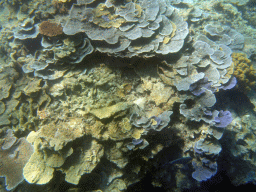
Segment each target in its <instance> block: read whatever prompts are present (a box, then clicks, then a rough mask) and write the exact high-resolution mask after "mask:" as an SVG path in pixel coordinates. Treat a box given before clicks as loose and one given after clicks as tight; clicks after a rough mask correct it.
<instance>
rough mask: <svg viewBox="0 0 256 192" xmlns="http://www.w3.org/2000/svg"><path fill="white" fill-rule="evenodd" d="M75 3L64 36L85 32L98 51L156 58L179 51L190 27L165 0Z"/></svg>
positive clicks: (117, 54)
mask: <svg viewBox="0 0 256 192" xmlns="http://www.w3.org/2000/svg"><path fill="white" fill-rule="evenodd" d="M90 3H91V1H89V2H87V1H85V2H84V1H82V2H79V3H78V4H73V6H72V8H71V10H70V14H69V20H68V21H67V23H66V24H65V26H64V29H63V31H64V33H65V34H67V35H74V34H76V33H79V32H85V33H86V35H87V36H88V38H89V39H90V40H91V41H92V42H93V44H94V46H95V48H96V49H97V50H98V51H100V52H103V53H108V54H111V55H116V56H122V57H124V56H128V57H132V56H136V55H143V56H147V57H148V56H153V55H156V54H164V55H165V54H168V53H176V52H178V51H179V50H180V49H181V48H182V46H183V44H184V39H185V38H186V36H187V34H188V25H187V23H186V22H185V21H183V19H182V17H181V16H179V15H178V13H177V10H175V9H174V8H173V7H172V6H171V5H169V4H168V3H167V2H166V1H163V0H150V1H146V0H140V1H136V3H135V2H127V3H125V4H124V5H120V4H118V3H117V2H115V1H106V2H105V3H99V4H98V5H97V6H96V7H95V8H94V7H91V6H90Z"/></svg>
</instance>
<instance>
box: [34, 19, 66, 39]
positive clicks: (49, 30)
mask: <svg viewBox="0 0 256 192" xmlns="http://www.w3.org/2000/svg"><path fill="white" fill-rule="evenodd" d="M39 33H40V34H42V35H45V36H48V37H54V36H57V35H61V34H62V33H63V28H62V26H61V25H60V24H57V23H52V22H50V21H43V22H42V23H41V24H40V25H39Z"/></svg>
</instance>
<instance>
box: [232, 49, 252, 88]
mask: <svg viewBox="0 0 256 192" xmlns="http://www.w3.org/2000/svg"><path fill="white" fill-rule="evenodd" d="M232 60H233V64H234V67H235V70H234V76H235V77H236V78H237V80H238V85H239V89H241V90H242V91H245V92H249V91H251V88H252V87H254V86H255V84H256V70H255V69H254V67H253V66H252V64H251V60H250V59H248V58H247V57H246V55H245V54H244V53H233V54H232Z"/></svg>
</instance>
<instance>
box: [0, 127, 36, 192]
mask: <svg viewBox="0 0 256 192" xmlns="http://www.w3.org/2000/svg"><path fill="white" fill-rule="evenodd" d="M0 143H1V144H0V146H1V149H0V158H1V167H0V176H1V177H5V185H6V189H7V190H12V189H14V188H15V187H17V185H19V184H20V183H21V182H22V181H23V180H24V177H23V168H24V166H25V164H26V163H27V162H28V160H29V158H30V156H31V155H32V153H33V151H34V149H33V147H32V145H31V144H30V143H28V142H27V140H26V139H25V138H19V139H18V138H16V137H15V136H14V135H13V132H12V130H11V129H8V130H7V131H6V133H5V135H4V136H3V137H1V140H0Z"/></svg>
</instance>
